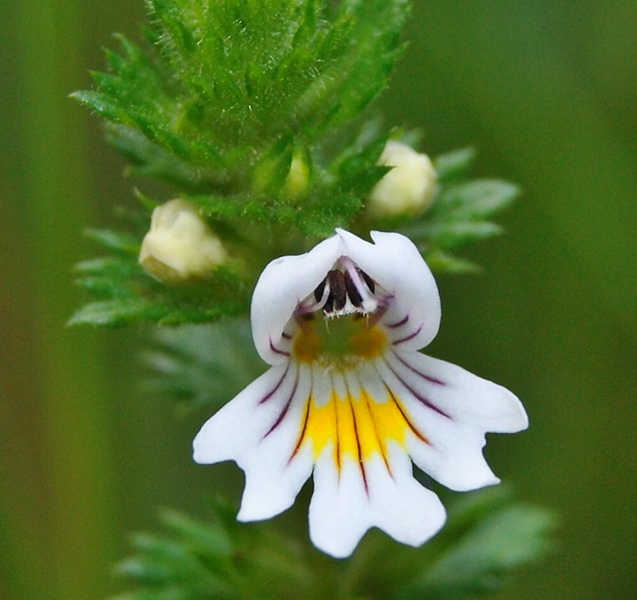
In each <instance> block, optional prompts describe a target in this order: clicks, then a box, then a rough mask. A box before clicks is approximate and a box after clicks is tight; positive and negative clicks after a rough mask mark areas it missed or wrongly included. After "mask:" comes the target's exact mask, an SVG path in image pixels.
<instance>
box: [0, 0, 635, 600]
mask: <svg viewBox="0 0 637 600" xmlns="http://www.w3.org/2000/svg"><path fill="white" fill-rule="evenodd" d="M143 18H144V16H143V6H142V1H141V0H138V1H135V2H131V1H130V0H127V1H125V0H116V1H113V2H108V3H89V2H81V1H80V0H20V2H3V3H1V4H0V23H1V24H2V25H1V26H2V28H3V31H2V35H1V36H0V62H1V70H0V73H1V74H2V84H1V86H2V87H1V88H0V89H1V91H0V117H1V118H0V128H1V129H0V134H1V135H0V139H1V140H2V144H1V145H0V173H1V178H0V224H1V226H2V234H1V237H0V261H1V271H0V273H1V276H2V283H1V284H0V311H1V313H0V314H1V316H2V318H1V319H0V356H1V362H0V481H1V483H0V598H2V599H3V600H18V599H20V600H23V599H24V600H26V599H33V600H34V599H40V598H42V599H52V600H58V599H59V600H62V599H64V600H80V599H81V600H87V599H89V598H90V599H96V600H97V599H99V598H104V597H105V596H106V595H107V594H109V593H111V592H112V591H113V590H115V589H116V585H115V583H114V582H113V580H112V578H111V575H110V565H111V564H112V563H113V562H114V561H115V560H117V559H118V558H121V557H122V556H124V554H125V553H126V551H127V548H126V536H127V532H128V531H130V530H132V529H139V528H149V527H152V528H155V516H154V513H155V510H154V508H155V507H157V506H166V505H168V506H175V507H177V508H184V509H188V510H193V511H196V512H198V513H200V514H202V513H204V508H203V502H202V499H201V498H202V495H203V494H204V493H205V492H206V491H207V490H211V488H212V484H213V482H214V481H215V478H216V477H218V476H219V473H220V471H215V472H214V473H213V472H212V471H211V470H210V469H204V468H202V467H196V466H195V465H192V464H191V462H190V440H191V438H192V435H193V434H194V432H195V431H196V430H197V428H198V426H199V424H200V421H201V418H200V416H196V418H190V417H189V418H188V419H181V420H180V421H179V422H178V424H177V426H175V421H174V414H173V408H172V406H170V405H169V404H168V403H166V402H165V401H160V400H158V399H156V398H149V397H148V396H144V395H143V394H141V393H140V392H139V390H138V389H136V388H135V381H136V380H137V379H138V377H139V374H140V372H141V370H142V367H141V366H140V361H139V360H137V359H136V355H137V354H138V349H139V348H140V346H141V345H142V341H143V333H142V332H141V331H140V330H122V331H114V332H111V331H105V332H103V331H97V332H95V331H91V330H73V331H69V330H67V329H65V328H64V322H65V320H66V319H67V318H68V317H69V315H70V314H71V312H72V311H73V309H74V308H76V307H77V306H78V305H79V303H80V301H81V298H80V294H79V292H77V291H76V290H75V289H74V288H73V287H72V285H71V279H72V274H71V268H72V265H73V264H74V263H75V262H76V261H77V260H79V259H82V258H86V257H88V256H91V255H93V253H94V252H95V248H89V247H88V246H87V245H86V244H85V242H84V241H83V240H82V237H81V230H82V228H83V227H85V226H87V225H100V226H103V225H108V224H109V223H112V217H111V207H112V206H113V205H114V204H117V203H121V202H124V203H127V202H131V201H132V200H131V198H132V194H131V185H132V184H133V183H134V182H131V181H127V180H125V179H124V178H123V177H122V169H123V166H124V165H123V162H122V161H121V160H120V159H119V158H118V157H117V156H115V155H114V153H113V152H112V151H111V149H110V148H109V147H107V146H106V145H105V143H104V142H103V141H102V138H101V130H100V124H99V122H98V120H97V119H96V118H93V117H91V116H90V115H88V114H87V113H86V111H85V110H84V109H82V108H80V107H79V106H76V105H75V104H74V103H73V102H72V101H70V100H68V99H67V94H68V93H69V92H71V91H73V90H76V89H80V88H85V87H87V86H88V85H89V77H88V74H87V71H88V69H91V68H98V69H101V68H102V67H103V66H104V60H103V55H102V51H101V48H102V47H103V46H111V47H112V46H113V45H114V42H113V39H112V37H111V33H112V32H113V31H122V32H124V33H128V34H131V35H133V36H135V35H136V32H137V28H138V24H139V23H140V22H141V21H142V20H143ZM636 31H637V3H636V2H635V1H634V0H609V1H608V2H606V3H600V2H593V1H592V0H583V1H580V2H568V1H567V0H557V1H549V0H520V1H518V2H507V1H504V0H487V1H483V2H462V1H458V0H451V1H450V0H416V1H415V6H414V10H413V15H412V18H411V21H410V25H409V28H408V31H407V38H408V39H409V40H410V46H409V48H408V51H407V53H406V56H405V58H404V59H403V60H402V62H401V63H400V64H399V67H398V70H397V72H396V74H395V77H394V79H393V83H392V86H391V89H390V91H389V92H388V93H387V95H386V96H384V98H383V102H382V104H383V110H384V112H385V115H386V117H387V122H388V123H396V124H406V125H410V126H420V127H422V128H423V130H424V132H425V144H424V148H423V149H425V150H427V151H428V152H429V153H431V154H437V153H439V152H444V151H447V150H451V149H454V148H457V147H461V146H465V145H469V144H475V145H476V146H477V147H478V149H479V152H480V154H479V160H478V163H477V166H476V168H475V170H474V172H473V174H474V175H480V176H500V177H503V178H507V179H510V180H512V181H516V182H519V183H520V184H521V185H522V186H523V188H524V190H525V193H524V196H523V199H522V200H521V201H520V202H519V203H517V204H516V205H515V207H514V208H513V209H512V210H510V211H509V212H508V213H507V214H506V215H505V216H504V217H503V219H504V222H505V224H506V226H507V229H508V233H507V235H506V236H505V237H502V238H500V239H498V240H495V241H491V242H488V243H487V244H484V245H482V246H479V247H475V248H473V249H470V252H471V258H472V259H475V260H477V261H478V262H480V263H481V264H483V265H485V266H486V269H485V272H484V274H482V275H481V276H478V277H457V278H452V277H445V278H441V280H440V287H441V293H442V296H443V307H444V319H443V326H442V332H441V334H440V336H439V338H438V339H437V340H436V342H435V345H434V347H433V348H432V353H433V354H435V355H436V356H439V357H441V358H445V359H448V360H451V361H453V362H457V363H459V364H462V365H463V366H465V367H467V368H469V369H470V370H472V371H474V372H476V373H479V374H481V375H483V376H485V377H487V378H491V379H493V380H495V381H498V382H500V383H503V384H505V385H507V386H508V387H510V388H511V389H513V390H515V391H516V392H517V393H518V394H519V395H520V397H521V398H522V399H523V400H524V402H525V405H526V407H527V409H528V412H529V414H530V417H531V423H532V426H531V429H530V430H529V431H528V432H527V433H524V434H521V435H518V436H514V437H506V436H493V437H492V439H491V442H490V444H489V447H488V448H487V454H488V457H489V460H490V462H491V463H492V465H493V466H494V469H495V471H496V472H497V473H498V474H499V475H500V476H501V477H502V478H503V479H505V480H506V481H508V482H511V483H512V484H513V485H514V486H515V488H516V490H517V492H518V495H519V496H520V497H521V498H523V499H525V500H529V501H533V502H536V503H538V504H541V505H545V506H548V507H551V508H553V509H555V510H556V511H557V512H559V514H560V515H561V519H562V523H561V528H560V532H559V544H558V545H557V548H556V551H555V553H554V555H553V556H552V557H551V558H550V559H548V560H546V561H545V562H544V563H543V564H541V565H539V566H537V567H535V568H533V569H529V570H527V571H526V572H524V573H522V574H521V575H520V577H519V578H518V580H517V584H516V585H515V586H512V587H510V588H509V589H508V590H507V591H506V592H503V593H502V594H500V595H499V596H498V597H500V598H507V599H516V600H517V599H519V600H531V599H533V600H539V599H569V600H572V599H599V600H613V599H617V600H620V599H621V600H626V599H630V598H635V597H637V574H636V571H635V566H636V565H637V541H636V540H637V516H636V514H637V511H636V508H637V507H636V506H635V504H636V503H635V498H636V497H637V469H636V467H637V465H636V462H637V461H636V459H635V456H636V454H637V445H636V443H635V427H636V425H637V419H636V417H637V370H636V368H635V365H636V364H637V336H636V335H635V334H636V333H637V311H636V308H637V277H636V273H637V235H636V234H637V35H636V34H635V32H636Z"/></svg>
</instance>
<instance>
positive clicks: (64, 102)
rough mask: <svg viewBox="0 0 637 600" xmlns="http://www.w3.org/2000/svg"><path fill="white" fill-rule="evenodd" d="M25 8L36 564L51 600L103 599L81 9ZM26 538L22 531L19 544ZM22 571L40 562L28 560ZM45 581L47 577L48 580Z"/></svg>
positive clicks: (107, 506) (107, 507) (103, 498)
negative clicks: (39, 527) (86, 251)
mask: <svg viewBox="0 0 637 600" xmlns="http://www.w3.org/2000/svg"><path fill="white" fill-rule="evenodd" d="M14 6H15V8H16V10H17V11H18V13H19V14H18V19H19V20H18V22H17V28H18V29H17V33H16V35H17V38H18V46H19V51H20V56H19V59H18V60H19V65H20V75H19V77H20V79H21V81H20V83H21V85H22V90H23V93H24V96H23V98H22V99H21V100H22V101H21V104H20V106H19V108H18V110H17V114H16V115H15V118H16V119H17V120H18V121H19V122H20V125H21V131H22V136H23V137H22V139H21V140H20V142H21V145H22V148H21V150H22V161H23V164H22V165H21V167H22V170H23V172H24V173H26V174H27V179H26V180H25V182H24V185H23V190H22V192H23V193H22V194H21V195H22V201H23V202H24V204H25V208H26V210H27V216H28V219H29V227H30V231H31V237H30V239H29V240H28V242H29V246H30V254H31V259H32V266H31V276H32V289H33V293H34V294H35V297H34V298H33V300H32V302H31V306H30V308H31V310H32V315H31V323H30V324H31V328H32V330H33V336H34V340H35V344H36V348H37V351H36V356H35V357H34V360H35V363H36V366H35V367H34V370H33V373H34V376H35V377H37V382H36V385H37V387H38V389H37V393H38V395H39V396H40V399H41V406H40V410H41V411H42V413H43V417H42V422H43V425H42V433H43V436H42V439H41V440H40V444H41V448H40V451H41V456H42V457H44V460H45V463H44V464H43V465H42V469H41V472H42V473H44V477H45V493H46V497H45V502H46V509H45V510H46V513H47V517H46V521H45V522H46V525H45V529H46V530H45V531H44V532H43V538H44V543H43V545H42V546H41V547H40V549H39V550H36V552H40V553H41V554H42V553H44V556H42V555H40V556H39V557H33V558H34V559H35V563H34V564H35V565H37V564H38V563H45V564H46V565H47V567H48V578H49V580H48V581H42V584H43V585H46V588H45V589H44V593H43V595H42V596H41V597H48V598H59V599H60V600H61V599H62V598H64V600H80V599H82V600H85V599H87V598H99V597H100V596H103V595H105V593H106V584H105V582H106V579H107V574H108V564H109V562H110V560H111V559H112V555H113V553H112V551H111V545H112V540H111V537H112V531H113V527H112V525H113V523H112V521H113V515H112V503H111V498H110V494H111V486H110V484H111V481H110V465H109V457H108V446H109V444H108V437H107V431H106V429H107V422H108V421H107V413H106V410H105V396H106V393H105V392H106V389H105V386H104V374H103V369H102V365H101V364H100V360H99V347H98V341H97V338H96V337H94V336H92V335H89V334H88V333H87V332H86V331H69V330H66V329H65V327H64V324H65V321H66V320H67V319H68V317H69V315H70V314H71V312H72V310H73V308H74V307H75V305H76V304H77V301H78V299H77V294H76V293H75V292H74V291H73V290H72V287H71V273H70V271H71V265H72V264H73V263H74V262H76V261H77V260H78V258H80V256H79V252H78V251H81V250H82V248H81V244H78V238H79V237H80V235H81V229H82V227H83V226H85V225H86V224H87V223H88V222H89V221H88V220H89V216H88V214H87V213H88V210H87V209H88V206H87V203H86V199H87V198H89V197H90V190H89V187H90V186H89V185H88V182H89V181H90V172H89V171H88V169H87V162H86V160H85V158H84V157H85V155H86V152H85V149H84V148H82V144H81V139H82V138H83V137H84V134H83V133H82V131H81V129H80V128H79V127H78V112H79V110H78V109H76V107H75V106H73V104H72V103H71V102H70V101H69V100H68V99H67V95H68V93H69V91H71V90H72V89H74V87H77V85H78V84H79V76H78V74H79V73H81V72H82V70H83V66H81V65H79V64H77V63H76V62H75V61H76V60H77V58H78V57H79V56H81V42H80V40H81V33H82V32H81V28H80V25H79V23H80V18H81V15H82V10H81V9H82V3H81V2H80V1H79V0H64V1H63V2H62V1H59V2H56V1H55V0H24V1H23V2H20V3H17V4H15V5H14ZM24 534H27V532H26V531H20V530H17V531H14V535H15V536H16V537H18V536H20V535H24ZM22 558H23V559H24V560H23V564H22V568H23V569H24V568H25V565H27V567H26V568H28V565H29V564H31V563H30V562H29V561H30V558H31V557H29V556H24V557H22ZM41 579H42V580H43V579H44V578H42V577H41Z"/></svg>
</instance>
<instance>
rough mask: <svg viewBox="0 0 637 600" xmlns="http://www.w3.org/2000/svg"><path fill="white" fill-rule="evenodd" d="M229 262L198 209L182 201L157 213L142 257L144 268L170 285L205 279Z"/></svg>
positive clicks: (177, 201)
mask: <svg viewBox="0 0 637 600" xmlns="http://www.w3.org/2000/svg"><path fill="white" fill-rule="evenodd" d="M227 258H228V256H227V254H226V251H225V249H224V247H223V244H222V243H221V240H219V238H218V237H217V236H216V235H215V234H214V233H213V232H212V230H211V229H210V227H208V225H207V224H206V223H205V222H204V221H203V219H202V218H201V217H200V215H199V212H198V210H197V208H196V207H195V206H193V205H192V204H191V203H190V202H186V201H185V200H182V199H180V198H178V199H176V200H170V201H169V202H166V203H165V204H162V205H161V206H158V207H157V208H156V209H155V210H154V211H153V215H152V217H151V221H150V231H149V232H148V233H147V234H146V236H145V237H144V241H143V242H142V247H141V249H140V253H139V263H140V264H141V265H142V267H143V268H144V269H145V270H146V271H147V272H148V273H149V274H150V275H152V276H153V277H155V278H156V279H159V280H160V281H165V282H168V283H175V282H182V281H186V280H188V279H195V278H199V277H203V276H205V275H207V274H209V273H210V271H211V270H212V269H213V268H214V267H216V266H218V265H220V264H222V263H224V262H226V260H227Z"/></svg>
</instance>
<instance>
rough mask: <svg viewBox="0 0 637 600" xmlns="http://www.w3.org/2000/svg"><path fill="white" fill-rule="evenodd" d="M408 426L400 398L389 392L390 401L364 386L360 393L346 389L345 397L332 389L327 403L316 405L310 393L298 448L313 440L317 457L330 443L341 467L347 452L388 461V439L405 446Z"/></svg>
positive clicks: (334, 457)
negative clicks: (374, 395) (380, 399)
mask: <svg viewBox="0 0 637 600" xmlns="http://www.w3.org/2000/svg"><path fill="white" fill-rule="evenodd" d="M409 429H410V425H409V423H408V422H407V420H406V418H405V416H404V415H403V413H402V411H401V408H400V406H399V405H398V400H396V399H395V398H394V397H392V396H391V395H390V394H388V397H387V401H386V402H382V403H381V402H375V401H374V400H373V399H372V397H371V396H370V395H369V394H368V393H367V392H366V391H365V390H362V391H361V394H360V396H357V397H356V396H352V395H351V394H349V393H346V394H345V397H343V398H341V397H340V396H338V395H337V394H336V392H335V391H332V393H331V395H330V398H329V400H328V401H327V402H326V403H325V405H324V406H321V407H318V406H316V404H315V403H314V399H313V398H312V397H311V396H310V398H309V399H308V414H307V419H306V423H305V427H304V430H303V431H302V432H301V434H300V439H299V443H298V445H297V448H300V447H301V446H302V445H303V444H305V443H311V445H312V452H313V455H314V459H315V460H316V459H317V458H318V457H319V455H320V454H321V453H322V452H323V450H324V449H325V448H326V447H328V446H330V445H331V447H332V456H333V459H334V464H335V466H336V468H337V469H339V470H340V467H341V465H342V463H343V459H344V458H345V457H347V456H349V457H350V458H352V459H353V460H355V461H357V462H358V461H366V460H368V459H370V458H371V457H372V456H374V455H375V454H378V455H379V456H380V457H381V458H382V459H383V460H384V461H385V464H387V465H388V460H387V446H388V444H389V442H390V441H394V442H396V443H397V444H399V445H400V446H402V447H403V448H404V446H405V436H406V432H407V431H408V430H409ZM388 468H389V466H388Z"/></svg>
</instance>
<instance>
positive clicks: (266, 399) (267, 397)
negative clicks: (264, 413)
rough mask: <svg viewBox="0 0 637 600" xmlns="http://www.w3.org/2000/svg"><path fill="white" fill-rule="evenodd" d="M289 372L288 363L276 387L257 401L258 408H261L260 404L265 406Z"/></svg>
mask: <svg viewBox="0 0 637 600" xmlns="http://www.w3.org/2000/svg"><path fill="white" fill-rule="evenodd" d="M289 370H290V364H289V363H288V365H287V367H285V372H284V373H283V375H282V376H281V379H279V381H277V383H276V385H275V386H274V387H273V388H272V389H271V390H270V391H269V392H268V393H267V394H266V395H265V396H263V398H261V400H259V406H261V404H265V403H266V402H267V401H268V400H269V399H270V398H272V396H273V395H274V394H275V393H276V391H277V390H278V389H279V388H280V387H281V384H282V383H283V381H284V380H285V378H286V377H287V375H288V371H289Z"/></svg>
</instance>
